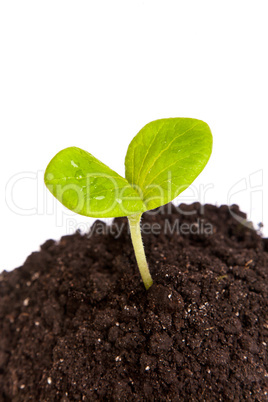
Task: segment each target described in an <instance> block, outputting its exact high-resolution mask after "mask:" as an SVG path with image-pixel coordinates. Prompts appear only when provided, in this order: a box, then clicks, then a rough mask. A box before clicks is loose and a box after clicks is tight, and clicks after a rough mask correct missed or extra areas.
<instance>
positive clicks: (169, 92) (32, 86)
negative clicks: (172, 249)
mask: <svg viewBox="0 0 268 402" xmlns="http://www.w3.org/2000/svg"><path fill="white" fill-rule="evenodd" d="M266 8H267V1H265V0H264V1H258V0H255V1H245V0H243V1H241V0H231V1H229V0H225V1H215V0H202V1H200V0H197V1H194V0H192V1H191V0H188V1H178V0H176V1H171V0H165V1H157V0H147V1H146V0H144V1H140V0H135V1H127V0H122V1H118V0H113V1H110V0H109V1H89V0H87V1H82V0H81V1H68V0H64V1H57V0H53V1H50V0H46V1H37V0H34V1H27V0H24V1H12V0H11V1H2V2H1V3H0V58H1V59H0V133H1V158H0V160H1V205H0V207H1V236H2V240H1V259H0V264H1V265H0V270H2V269H7V270H10V269H12V268H15V267H17V266H19V265H20V264H22V263H23V261H24V260H25V258H26V257H27V255H28V254H30V253H31V252H32V251H34V250H38V248H39V245H40V244H41V243H42V242H44V241H45V240H46V239H48V238H54V239H59V238H60V236H61V235H63V234H65V233H70V232H71V231H72V230H73V229H74V226H75V224H76V223H79V222H80V223H84V224H85V225H88V224H89V223H91V222H92V220H91V219H90V218H88V219H87V218H84V217H77V218H75V217H74V216H70V215H67V216H66V209H65V208H64V207H63V206H61V205H58V204H57V205H56V204H55V203H54V200H53V197H52V196H51V195H50V194H48V191H47V190H46V189H45V187H44V185H43V171H44V169H45V167H46V165H47V163H48V162H49V160H50V159H51V158H52V157H53V156H54V155H55V154H56V153H57V152H58V151H59V150H61V149H62V148H65V147H67V146H72V145H75V146H78V147H81V148H84V149H86V150H87V151H89V152H91V153H92V154H93V155H94V156H96V157H97V158H98V159H100V160H102V161H103V162H104V163H106V164H108V165H109V166H110V167H111V168H112V169H114V170H116V171H117V172H118V173H120V174H122V175H124V157H125V153H126V150H127V146H128V144H129V142H130V140H131V139H132V137H133V136H134V135H135V134H136V133H137V132H138V131H139V130H140V129H141V128H142V127H143V126H144V125H145V124H146V123H148V122H149V121H151V120H155V119H158V118H163V117H194V118H199V119H202V120H204V121H206V122H207V123H208V124H209V125H210V127H211V130H212V133H213V136H214V149H213V155H212V157H211V159H210V161H209V163H208V165H207V167H206V168H205V170H204V171H203V172H202V174H201V175H200V176H199V178H198V179H197V180H196V181H195V183H194V188H193V190H192V192H191V191H190V190H189V191H188V192H187V193H185V194H182V195H181V197H180V200H181V201H187V202H193V201H196V200H200V201H201V202H210V203H216V204H218V205H220V204H224V203H228V204H232V203H237V204H239V205H240V206H241V209H242V210H244V211H245V212H247V213H248V214H249V218H250V219H252V220H253V221H254V223H255V224H257V223H258V222H260V221H262V222H263V223H264V225H265V226H264V234H265V235H268V213H267V208H266V210H265V208H264V207H265V205H267V200H268V194H267V174H268V173H267V170H268V162H267V147H266V145H267V140H266V139H267V134H268V133H267V111H268V99H267V98H268V78H267V76H268V73H267V72H268V58H267V48H268V24H267V11H266ZM237 183H238V184H237ZM202 185H204V186H210V187H209V190H208V191H207V192H206V194H205V195H204V194H202V191H200V188H201V186H202ZM235 193H236V194H235ZM55 207H56V210H55ZM53 208H54V210H53ZM74 219H76V220H75V221H74Z"/></svg>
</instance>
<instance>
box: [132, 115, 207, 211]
mask: <svg viewBox="0 0 268 402" xmlns="http://www.w3.org/2000/svg"><path fill="white" fill-rule="evenodd" d="M211 151H212V135H211V131H210V128H209V126H208V125H207V124H206V123H204V122H203V121H201V120H197V119H189V118H172V119H161V120H156V121H153V122H151V123H149V124H147V125H146V126H145V127H143V128H142V129H141V131H140V132H139V133H138V134H137V135H136V136H135V137H134V138H133V140H132V141H131V143H130V145H129V147H128V151H127V154H126V158H125V168H126V179H127V180H128V182H129V183H130V184H131V185H132V186H134V188H136V190H137V191H138V193H139V194H140V196H141V198H142V200H143V202H144V203H145V205H146V208H147V210H148V209H153V208H156V207H159V206H161V205H164V204H166V203H168V202H170V201H172V200H173V199H174V198H176V197H177V196H178V195H179V194H180V193H181V192H182V191H183V190H185V189H186V188H187V187H188V186H189V185H190V184H191V183H192V182H193V181H194V180H195V179H196V177H197V176H198V175H199V173H201V171H202V170H203V169H204V167H205V165H206V164H207V162H208V160H209V157H210V154H211Z"/></svg>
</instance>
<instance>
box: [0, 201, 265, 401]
mask: <svg viewBox="0 0 268 402" xmlns="http://www.w3.org/2000/svg"><path fill="white" fill-rule="evenodd" d="M230 210H231V213H230ZM233 215H235V217H234V216H233ZM245 223H246V215H245V214H244V213H242V212H240V211H239V208H238V207H237V206H232V207H231V208H229V207H227V206H221V207H215V206H212V205H205V206H201V205H200V204H198V203H195V204H192V205H190V206H189V205H188V206H186V205H181V206H180V207H179V208H175V207H174V206H172V205H171V204H169V205H167V206H165V207H164V208H161V209H160V210H158V211H157V213H154V214H148V213H147V214H144V218H143V221H142V224H143V227H144V234H143V239H144V245H145V250H146V255H147V258H148V263H149V266H150V269H151V273H152V276H153V278H154V284H153V286H152V287H151V288H150V289H149V291H148V292H146V291H145V289H144V287H143V284H142V282H141V279H140V275H139V272H138V268H137V265H136V262H135V256H134V252H133V248H132V244H131V241H130V236H129V233H128V224H127V219H126V218H118V219H115V221H114V223H113V225H112V226H111V227H107V226H106V225H105V224H104V223H102V222H100V221H97V222H96V223H95V224H94V226H93V227H92V229H91V231H90V233H89V234H84V235H82V234H80V233H79V232H77V233H76V234H74V235H71V236H64V237H62V238H61V240H60V241H59V242H55V241H53V240H48V241H46V242H45V243H44V244H43V245H42V246H41V250H40V251H39V252H34V253H32V254H31V255H30V256H29V257H28V258H27V260H26V262H25V264H24V265H23V266H22V267H20V268H18V269H15V270H14V271H12V272H9V273H8V272H3V273H2V274H1V276H0V297H1V299H0V322H1V326H0V331H1V336H0V400H1V401H62V402H63V401H217V402H218V401H268V374H267V371H268V358H267V344H268V280H267V279H268V252H267V251H268V241H267V239H263V238H261V236H259V235H258V233H257V232H256V231H254V230H252V229H251V228H250V227H249V226H250V225H247V226H246V225H245ZM176 225H178V226H176ZM116 228H117V229H116ZM157 228H158V231H157ZM159 228H160V229H159ZM187 228H188V230H187ZM202 228H203V229H202ZM119 229H120V230H121V229H122V232H121V233H120V234H119V235H118V230H119ZM152 231H153V232H154V233H152ZM172 231H173V232H174V233H172ZM165 232H166V233H165ZM190 232H191V233H190ZM14 252H16V247H15V245H14Z"/></svg>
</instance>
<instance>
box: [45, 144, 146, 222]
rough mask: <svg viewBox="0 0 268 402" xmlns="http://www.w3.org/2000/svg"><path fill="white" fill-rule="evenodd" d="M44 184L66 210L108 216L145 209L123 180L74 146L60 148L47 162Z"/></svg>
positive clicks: (134, 192)
mask: <svg viewBox="0 0 268 402" xmlns="http://www.w3.org/2000/svg"><path fill="white" fill-rule="evenodd" d="M45 184H46V186H47V187H48V189H49V190H50V192H51V193H52V194H53V195H54V196H55V197H56V198H57V199H58V200H59V201H60V202H61V203H62V204H63V205H65V207H67V208H69V209H70V210H72V211H74V212H76V213H78V214H80V215H85V216H92V217H96V218H97V217H101V218H110V217H118V216H128V215H133V214H136V213H140V212H143V211H145V210H146V208H145V205H144V204H143V202H142V200H141V199H140V197H139V195H138V194H137V192H136V191H135V190H134V189H133V188H132V187H131V186H130V184H129V183H128V182H127V180H126V179H125V178H123V177H121V176H120V175H119V174H117V173H116V172H114V171H113V170H111V169H110V168H109V167H108V166H106V165H104V164H103V163H102V162H100V161H99V160H98V159H96V158H94V156H92V155H91V154H90V153H88V152H86V151H83V150H82V149H80V148H77V147H70V148H66V149H63V150H62V151H60V152H59V153H58V154H57V155H56V156H55V157H54V158H53V159H52V160H51V161H50V163H49V164H48V166H47V169H46V172H45Z"/></svg>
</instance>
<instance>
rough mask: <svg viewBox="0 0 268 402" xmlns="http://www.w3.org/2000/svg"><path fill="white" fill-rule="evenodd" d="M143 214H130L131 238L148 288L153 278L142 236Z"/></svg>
mask: <svg viewBox="0 0 268 402" xmlns="http://www.w3.org/2000/svg"><path fill="white" fill-rule="evenodd" d="M141 215H142V214H137V215H131V216H128V220H129V227H130V234H131V240H132V244H133V247H134V252H135V256H136V260H137V264H138V267H139V270H140V274H141V277H142V280H143V283H144V286H145V288H146V290H148V289H149V287H150V286H152V284H153V280H152V277H151V274H150V271H149V268H148V264H147V261H146V257H145V253H144V248H143V243H142V238H141V227H140V220H141Z"/></svg>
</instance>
